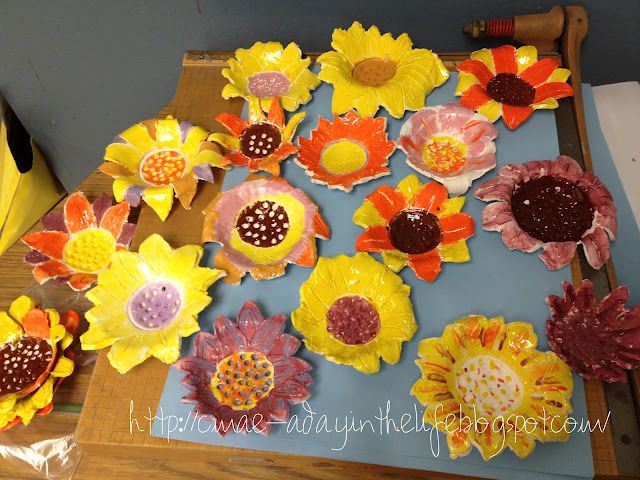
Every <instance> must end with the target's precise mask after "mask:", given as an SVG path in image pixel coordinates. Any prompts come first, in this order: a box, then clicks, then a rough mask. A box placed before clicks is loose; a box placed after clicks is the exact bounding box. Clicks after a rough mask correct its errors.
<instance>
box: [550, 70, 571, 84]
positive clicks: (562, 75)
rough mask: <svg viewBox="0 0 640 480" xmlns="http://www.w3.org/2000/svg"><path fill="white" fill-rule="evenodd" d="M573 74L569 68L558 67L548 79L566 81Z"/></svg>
mask: <svg viewBox="0 0 640 480" xmlns="http://www.w3.org/2000/svg"><path fill="white" fill-rule="evenodd" d="M570 75H571V70H569V69H568V68H556V69H555V70H554V71H553V73H552V74H551V75H550V76H549V78H548V79H547V82H566V81H567V80H568V79H569V76H570Z"/></svg>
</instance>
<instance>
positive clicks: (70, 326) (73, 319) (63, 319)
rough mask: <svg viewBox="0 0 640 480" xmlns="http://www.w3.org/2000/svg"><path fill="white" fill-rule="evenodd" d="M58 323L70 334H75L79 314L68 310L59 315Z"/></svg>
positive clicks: (78, 324) (78, 322)
mask: <svg viewBox="0 0 640 480" xmlns="http://www.w3.org/2000/svg"><path fill="white" fill-rule="evenodd" d="M60 323H62V325H64V328H65V329H66V330H67V332H69V333H70V334H71V335H75V334H76V332H77V331H78V327H80V315H78V313H77V312H74V311H73V310H68V311H66V312H64V313H63V314H62V315H61V316H60Z"/></svg>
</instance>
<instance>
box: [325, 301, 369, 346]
mask: <svg viewBox="0 0 640 480" xmlns="http://www.w3.org/2000/svg"><path fill="white" fill-rule="evenodd" d="M327 331H328V332H329V333H330V334H331V335H332V336H333V337H334V338H336V339H338V340H340V341H341V342H343V343H346V344H347V345H364V344H366V343H369V342H370V341H371V340H373V339H374V338H375V336H376V335H377V334H378V332H379V331H380V317H379V316H378V312H377V311H376V309H375V307H374V306H373V305H371V303H369V301H368V300H366V299H365V298H362V297H360V296H359V295H349V296H346V297H342V298H339V299H338V300H336V301H335V302H334V303H333V305H331V308H329V311H328V312H327Z"/></svg>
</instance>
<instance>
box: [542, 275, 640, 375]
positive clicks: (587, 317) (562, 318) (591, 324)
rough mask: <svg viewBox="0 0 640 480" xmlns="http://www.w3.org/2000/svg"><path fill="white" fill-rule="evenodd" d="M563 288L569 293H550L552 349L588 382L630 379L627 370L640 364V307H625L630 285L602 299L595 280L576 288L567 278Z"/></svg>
mask: <svg viewBox="0 0 640 480" xmlns="http://www.w3.org/2000/svg"><path fill="white" fill-rule="evenodd" d="M563 289H564V297H558V296H557V295H549V296H548V297H547V305H549V310H551V318H549V319H548V320H547V338H548V339H549V347H551V350H553V351H554V352H555V353H556V354H558V356H559V357H560V358H562V359H563V360H564V361H565V362H567V363H568V364H569V366H570V367H571V369H572V370H573V371H574V372H576V373H577V374H578V375H580V376H581V377H584V378H586V379H587V380H592V379H595V380H602V381H604V382H626V381H627V374H626V372H625V370H632V369H634V368H639V367H640V336H638V334H637V332H639V331H640V305H636V306H635V307H633V308H631V309H629V310H628V309H626V308H625V303H627V300H628V299H629V289H628V288H627V287H618V288H616V289H615V290H613V291H612V292H611V293H609V295H607V296H606V297H604V298H603V299H602V300H601V301H598V300H597V299H596V296H595V293H594V292H593V285H592V284H591V282H590V281H589V280H583V281H582V283H581V284H580V286H579V287H578V288H577V289H575V290H574V288H573V286H572V285H571V284H570V283H567V282H564V283H563ZM634 332H635V333H634Z"/></svg>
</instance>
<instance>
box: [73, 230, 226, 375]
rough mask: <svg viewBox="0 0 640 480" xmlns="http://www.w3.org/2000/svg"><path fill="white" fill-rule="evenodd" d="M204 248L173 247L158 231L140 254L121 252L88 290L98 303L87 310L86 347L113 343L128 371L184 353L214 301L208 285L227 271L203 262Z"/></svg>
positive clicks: (113, 356) (115, 358)
mask: <svg viewBox="0 0 640 480" xmlns="http://www.w3.org/2000/svg"><path fill="white" fill-rule="evenodd" d="M201 258H202V247H200V246H195V245H185V246H183V247H180V248H177V249H175V250H174V249H172V248H171V247H170V246H169V244H168V243H167V242H166V241H165V240H164V239H163V238H162V237H161V236H160V235H158V234H153V235H151V236H150V237H148V238H147V239H146V240H145V241H144V242H142V244H140V249H139V251H138V253H133V252H127V251H120V252H116V253H115V254H114V256H113V258H112V261H111V267H110V268H109V269H108V270H106V271H104V272H102V273H100V274H99V276H98V285H97V286H96V287H95V288H93V289H92V290H90V291H89V292H87V295H86V297H87V299H89V300H90V301H91V302H92V303H93V304H94V307H93V308H91V309H90V310H89V311H88V312H87V313H86V315H85V316H86V318H87V320H88V322H89V330H88V331H87V332H86V333H85V334H84V335H82V336H81V337H80V340H81V342H82V348H83V349H84V350H99V349H101V348H105V347H108V346H111V350H110V352H109V355H108V357H109V361H110V362H111V365H112V366H113V367H114V368H115V369H116V370H118V371H119V372H120V373H126V372H127V371H129V370H130V369H131V368H133V367H134V366H136V365H138V364H140V363H142V362H143V361H145V360H146V359H147V358H149V357H151V356H154V357H156V358H158V359H160V360H161V361H163V362H165V363H172V362H175V361H176V360H177V359H178V357H179V356H180V341H181V337H187V336H189V335H191V334H192V333H194V332H197V331H198V330H200V327H199V326H198V322H197V316H198V314H199V313H200V312H201V311H202V310H203V309H204V308H205V307H206V306H207V305H209V303H210V302H211V297H209V295H208V294H207V289H208V288H209V286H211V285H212V284H213V283H214V282H215V281H216V280H218V279H219V278H221V277H223V276H224V275H225V273H224V272H223V271H222V270H216V269H211V268H204V267H199V266H198V264H199V263H200V259H201Z"/></svg>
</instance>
